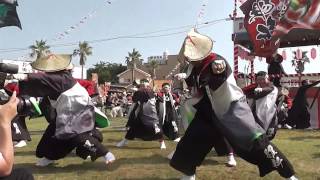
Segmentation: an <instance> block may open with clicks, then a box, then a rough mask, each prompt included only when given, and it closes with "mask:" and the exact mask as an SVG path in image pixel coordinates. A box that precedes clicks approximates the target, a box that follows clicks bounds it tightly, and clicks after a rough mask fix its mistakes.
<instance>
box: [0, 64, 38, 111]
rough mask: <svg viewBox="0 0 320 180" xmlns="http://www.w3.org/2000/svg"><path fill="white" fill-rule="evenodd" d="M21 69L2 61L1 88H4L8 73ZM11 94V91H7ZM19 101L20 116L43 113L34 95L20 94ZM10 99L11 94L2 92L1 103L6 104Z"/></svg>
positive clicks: (14, 72)
mask: <svg viewBox="0 0 320 180" xmlns="http://www.w3.org/2000/svg"><path fill="white" fill-rule="evenodd" d="M18 71H19V66H18V65H16V64H6V63H0V89H3V88H4V84H5V80H6V79H7V74H17V73H18ZM7 94H9V95H10V93H8V92H7ZM17 98H18V99H19V103H18V105H17V111H18V115H20V116H33V115H41V110H40V108H39V105H38V102H37V100H36V99H35V98H34V97H27V96H20V97H17ZM8 101H9V96H8V95H5V94H4V93H2V95H1V97H0V104H1V105H2V104H5V103H7V102H8Z"/></svg>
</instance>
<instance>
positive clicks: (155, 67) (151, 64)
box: [149, 60, 159, 86]
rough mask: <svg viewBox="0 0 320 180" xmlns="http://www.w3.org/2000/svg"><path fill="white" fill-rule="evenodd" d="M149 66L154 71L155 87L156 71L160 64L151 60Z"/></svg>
mask: <svg viewBox="0 0 320 180" xmlns="http://www.w3.org/2000/svg"><path fill="white" fill-rule="evenodd" d="M149 66H150V67H151V69H152V82H153V86H154V80H155V79H156V69H157V68H158V66H159V63H158V61H156V60H151V61H149Z"/></svg>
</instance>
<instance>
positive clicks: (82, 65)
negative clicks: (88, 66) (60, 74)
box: [81, 65, 83, 79]
mask: <svg viewBox="0 0 320 180" xmlns="http://www.w3.org/2000/svg"><path fill="white" fill-rule="evenodd" d="M81 79H83V65H81Z"/></svg>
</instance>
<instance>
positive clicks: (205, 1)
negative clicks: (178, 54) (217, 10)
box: [165, 0, 209, 79]
mask: <svg viewBox="0 0 320 180" xmlns="http://www.w3.org/2000/svg"><path fill="white" fill-rule="evenodd" d="M208 3H209V1H208V0H203V1H202V4H201V8H200V10H199V12H198V15H197V21H196V24H195V27H196V28H198V26H199V25H200V24H203V23H202V21H203V18H204V17H205V12H206V9H207V6H208ZM180 66H181V63H178V64H177V65H176V66H175V67H174V68H173V69H172V70H171V71H170V72H169V74H168V75H167V76H166V77H165V78H166V79H169V78H170V77H173V75H174V72H176V71H177V70H178V68H179V67H180Z"/></svg>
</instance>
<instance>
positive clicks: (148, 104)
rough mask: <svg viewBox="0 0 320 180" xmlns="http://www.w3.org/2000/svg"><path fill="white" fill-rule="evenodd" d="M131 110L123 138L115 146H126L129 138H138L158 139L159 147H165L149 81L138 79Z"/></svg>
mask: <svg viewBox="0 0 320 180" xmlns="http://www.w3.org/2000/svg"><path fill="white" fill-rule="evenodd" d="M132 101H133V104H132V110H131V111H130V112H129V119H128V123H127V125H126V126H127V127H128V128H129V129H128V131H127V133H126V135H125V138H124V139H123V140H121V141H120V142H119V143H117V145H116V146H117V147H123V146H126V145H127V144H128V142H129V140H134V139H135V138H140V139H142V140H144V141H153V140H159V142H160V149H166V145H165V143H164V140H163V133H162V130H161V127H160V124H159V117H158V114H157V110H156V99H155V95H154V92H153V90H152V89H151V87H150V86H149V81H148V80H146V79H143V80H141V81H140V84H139V90H138V91H136V92H135V93H134V94H133V97H132Z"/></svg>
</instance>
